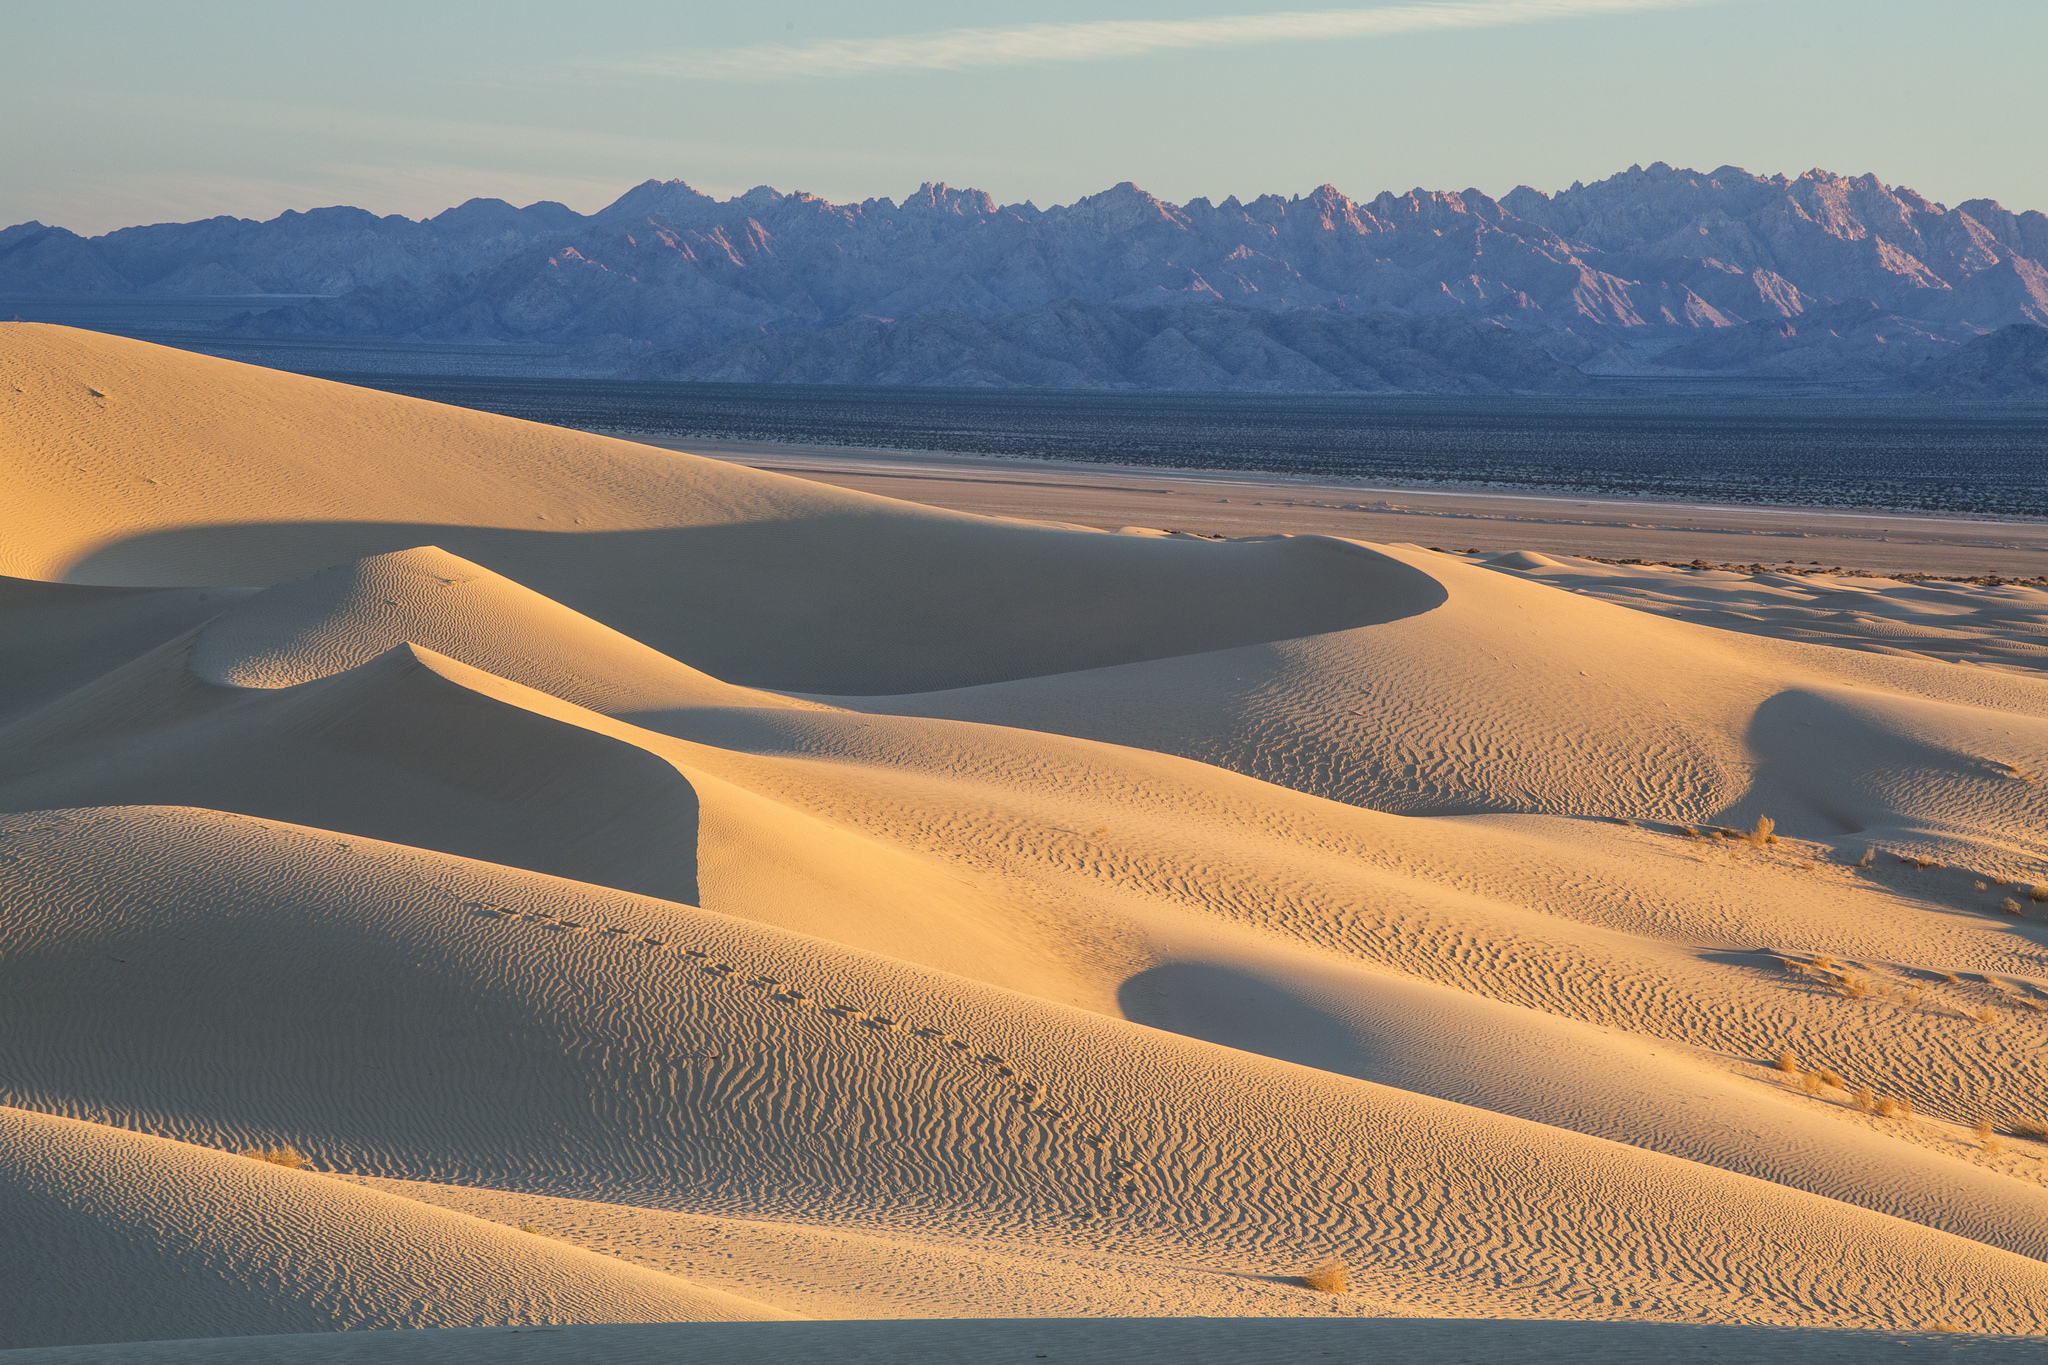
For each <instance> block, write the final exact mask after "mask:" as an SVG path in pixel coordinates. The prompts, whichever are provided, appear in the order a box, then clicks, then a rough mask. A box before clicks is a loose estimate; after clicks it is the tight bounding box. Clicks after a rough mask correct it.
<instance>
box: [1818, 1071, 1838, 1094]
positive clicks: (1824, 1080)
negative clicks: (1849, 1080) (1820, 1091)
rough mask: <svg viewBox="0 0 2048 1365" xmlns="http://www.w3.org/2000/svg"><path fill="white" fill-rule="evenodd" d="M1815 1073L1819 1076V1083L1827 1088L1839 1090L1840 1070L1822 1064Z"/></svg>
mask: <svg viewBox="0 0 2048 1365" xmlns="http://www.w3.org/2000/svg"><path fill="white" fill-rule="evenodd" d="M1817 1074H1818V1075H1819V1076H1820V1083H1821V1084H1822V1085H1824V1086H1826V1087H1827V1088H1828V1089H1830V1090H1840V1089H1841V1088H1842V1073H1841V1072H1839V1071H1836V1070H1834V1069H1833V1068H1832V1067H1825V1066H1824V1067H1822V1068H1821V1069H1820V1071H1819V1072H1818V1073H1817Z"/></svg>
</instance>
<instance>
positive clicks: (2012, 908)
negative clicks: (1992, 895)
mask: <svg viewBox="0 0 2048 1365" xmlns="http://www.w3.org/2000/svg"><path fill="white" fill-rule="evenodd" d="M1998 908H1999V909H2000V910H2001V911H2003V912H2004V913H2005V914H2008V915H2017V914H2019V913H2020V903H2019V902H2018V901H2016V900H2014V899H2013V898H2012V897H2011V896H2007V897H2006V898H2005V899H2004V900H2002V901H2000V902H1999V903H1998Z"/></svg>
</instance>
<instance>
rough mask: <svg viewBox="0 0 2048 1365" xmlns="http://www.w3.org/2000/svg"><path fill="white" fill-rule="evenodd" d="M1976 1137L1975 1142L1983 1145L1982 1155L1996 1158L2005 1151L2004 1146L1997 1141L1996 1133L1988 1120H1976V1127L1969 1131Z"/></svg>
mask: <svg viewBox="0 0 2048 1365" xmlns="http://www.w3.org/2000/svg"><path fill="white" fill-rule="evenodd" d="M1970 1131H1971V1132H1973V1133H1975V1134H1976V1135H1977V1141H1978V1142H1980V1143H1982V1144H1983V1145H1984V1155H1986V1156H1997V1155H1998V1154H1999V1153H2000V1152H2002V1151H2004V1150H2005V1144H2004V1143H2002V1142H2000V1141H1999V1140H1998V1132H1997V1130H1996V1129H1994V1128H1993V1127H1992V1126H1991V1120H1990V1119H1978V1120H1977V1126H1976V1127H1974V1128H1972V1129H1971V1130H1970Z"/></svg>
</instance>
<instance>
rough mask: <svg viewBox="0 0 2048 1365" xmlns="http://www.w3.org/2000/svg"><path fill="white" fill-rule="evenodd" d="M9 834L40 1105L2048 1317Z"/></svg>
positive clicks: (1856, 1215)
mask: <svg viewBox="0 0 2048 1365" xmlns="http://www.w3.org/2000/svg"><path fill="white" fill-rule="evenodd" d="M10 826H11V829H12V831H13V841H14V844H15V846H17V847H18V848H19V849H20V853H19V854H18V855H17V856H18V861H17V862H16V863H14V864H11V865H10V866H9V869H8V871H9V874H10V875H11V877H12V878H13V879H14V882H15V885H14V889H13V890H11V892H10V895H11V896H13V897H14V898H16V901H17V903H20V904H27V905H33V906H35V907H36V909H37V913H36V914H35V915H34V916H33V917H31V918H30V922H29V923H26V924H24V925H23V926H22V927H21V930H20V931H19V932H18V933H17V934H16V935H14V936H13V937H14V941H13V942H10V944H9V945H8V947H9V951H8V954H7V958H6V961H7V962H8V963H10V964H12V963H33V964H34V970H33V972H32V973H10V974H9V975H10V979H9V981H8V982H7V995H8V998H9V999H10V1000H14V1001H17V1002H19V1004H18V1005H17V1008H18V1009H19V1010H20V1011H21V1014H22V1015H23V1016H24V1018H23V1022H22V1024H21V1025H20V1026H19V1027H18V1028H17V1029H16V1030H11V1031H10V1038H9V1051H10V1053H11V1054H12V1056H11V1057H10V1063H11V1064H10V1071H12V1072H13V1074H14V1075H16V1076H17V1077H21V1078H24V1079H27V1078H29V1077H34V1078H35V1081H36V1082H40V1083H33V1082H32V1083H31V1084H29V1085H26V1086H21V1088H20V1089H19V1090H18V1091H16V1093H13V1094H10V1096H9V1098H10V1099H11V1100H13V1101H14V1102H15V1103H17V1104H22V1105H25V1106H27V1107H32V1108H37V1109H44V1110H51V1109H66V1110H71V1111H73V1112H75V1113H77V1114H78V1115H79V1116H81V1117H90V1118H92V1119H94V1120H95V1121H108V1120H111V1121H114V1122H116V1123H119V1124H126V1125H134V1124H141V1123H147V1124H150V1125H151V1126H155V1127H160V1128H163V1129H168V1130H170V1131H173V1132H177V1133H180V1134H181V1135H185V1136H189V1137H196V1138H211V1139H213V1140H214V1141H217V1142H222V1143H223V1144H225V1143H227V1142H239V1141H243V1140H247V1139H248V1138H256V1139H261V1138H272V1139H273V1140H274V1139H275V1138H280V1137H281V1138H284V1139H288V1140H294V1145H297V1146H299V1147H301V1148H302V1149H303V1150H306V1151H308V1152H309V1153H310V1154H312V1155H313V1156H314V1157H315V1158H316V1159H317V1160H318V1161H320V1162H321V1163H322V1164H329V1165H334V1166H338V1167H342V1168H345V1169H366V1168H367V1169H382V1170H386V1171H390V1172H391V1173H394V1174H403V1175H408V1176H412V1177H414V1178H428V1179H435V1180H440V1181H443V1182H447V1183H458V1184H470V1185H484V1186H489V1187H492V1188H527V1189H533V1190H536V1191H539V1192H544V1193H554V1194H562V1195H570V1196H575V1197H585V1198H601V1199H605V1200H607V1201H610V1202H635V1203H646V1204H651V1205H655V1206H668V1207H683V1208H692V1209H694V1210H695V1211H700V1212H718V1213H732V1212H737V1211H739V1210H740V1209H742V1208H745V1209H750V1210H758V1211H761V1212H763V1213H766V1214H769V1215H772V1216H777V1217H781V1218H785V1219H794V1220H797V1221H817V1222H828V1223H829V1222H852V1223H855V1224H856V1225H860V1226H866V1227H871V1228H875V1229H877V1230H880V1229H888V1228H894V1229H899V1230H916V1229H919V1228H921V1227H923V1228H931V1229H933V1230H935V1231H939V1230H945V1229H954V1230H964V1228H963V1224H962V1222H961V1220H963V1219H967V1220H971V1226H973V1227H975V1228H976V1229H977V1230H978V1231H980V1232H982V1233H983V1234H984V1235H995V1236H998V1237H1004V1236H1007V1237H1011V1238H1021V1237H1023V1236H1025V1235H1027V1234H1028V1235H1030V1236H1031V1237H1033V1238H1034V1239H1036V1240H1038V1241H1040V1242H1047V1241H1054V1242H1057V1241H1060V1240H1072V1241H1075V1242H1078V1243H1079V1244H1081V1245H1083V1246H1096V1247H1102V1248H1104V1249H1115V1250H1120V1251H1124V1252H1127V1253H1128V1252H1134V1251H1135V1252H1144V1253H1149V1254H1152V1255H1156V1256H1160V1257H1162V1258H1171V1259H1174V1260H1179V1261H1183V1262H1185V1261H1187V1260H1188V1259H1190V1258H1193V1257H1200V1258H1201V1262H1202V1263H1204V1264H1206V1265H1208V1266H1210V1267H1213V1268H1216V1269H1221V1270H1227V1271H1233V1272H1235V1273H1238V1274H1259V1273H1266V1274H1273V1273H1282V1274H1284V1273H1287V1272H1288V1271H1290V1270H1292V1269H1294V1268H1296V1267H1298V1266H1299V1265H1300V1264H1301V1263H1303V1262H1304V1261H1307V1260H1310V1259H1312V1258H1313V1257H1314V1256H1316V1255H1317V1254H1319V1253H1322V1252H1325V1251H1328V1250H1341V1251H1343V1252H1344V1253H1346V1254H1347V1255H1348V1256H1349V1257H1351V1258H1352V1259H1353V1261H1354V1264H1355V1265H1357V1266H1358V1268H1359V1275H1360V1278H1361V1280H1363V1281H1364V1284H1363V1286H1362V1287H1363V1288H1365V1289H1366V1290H1367V1292H1368V1293H1370V1294H1374V1295H1376V1296H1378V1297H1381V1298H1384V1299H1386V1300H1388V1301H1390V1302H1393V1303H1397V1304H1402V1305H1405V1306H1407V1307H1408V1308H1409V1309H1410V1310H1411V1311H1418V1310H1424V1309H1428V1308H1431V1307H1434V1308H1436V1309H1438V1310H1442V1309H1454V1310H1456V1311H1459V1312H1464V1313H1476V1314H1487V1315H1504V1314H1505V1315H1520V1314H1526V1313H1527V1312H1528V1311H1529V1310H1530V1309H1531V1308H1533V1307H1536V1306H1537V1305H1539V1304H1548V1305H1550V1307H1551V1311H1556V1310H1557V1309H1558V1308H1560V1307H1564V1306H1566V1305H1569V1311H1570V1315H1572V1316H1591V1317H1609V1316H1652V1317H1662V1318H1678V1319H1691V1320H1697V1319H1700V1318H1705V1319H1708V1320H1722V1321H1731V1320H1732V1321H1799V1320H1802V1319H1803V1318H1808V1317H1809V1315H1815V1314H1824V1315H1826V1316H1827V1317H1828V1318H1830V1319H1832V1320H1835V1321H1838V1322H1857V1323H1862V1324H1866V1325H1871V1326H1880V1325H1885V1326H1898V1325H1909V1324H1911V1325H1917V1324H1921V1323H1924V1322H1925V1321H1930V1320H1934V1319H1937V1318H1944V1317H1951V1316H1956V1315H1961V1316H1960V1317H1958V1319H1957V1320H1958V1321H1961V1322H1964V1323H1966V1324H1967V1325H1971V1326H1978V1327H1984V1328H1990V1329H1993V1330H2018V1331H2038V1330H2040V1329H2041V1328H2042V1327H2043V1326H2044V1325H2048V1321H2044V1320H2042V1319H2040V1317H2039V1313H2040V1309H2039V1307H2038V1305H2039V1303H2040V1302H2041V1296H2042V1294H2043V1292H2044V1291H2048V1266H2044V1265H2043V1264H2042V1263H2041V1262H2039V1261H2035V1260H2032V1259H2029V1258H2025V1257H2020V1256H2016V1255H2013V1254H2011V1253H2008V1252H2002V1251H1996V1250H1993V1249H1991V1248H1988V1247H1985V1246H1983V1245H1981V1244H1978V1243H1974V1242H1970V1241H1966V1240H1964V1239H1962V1238H1958V1237H1954V1236H1951V1235H1948V1234H1943V1233H1938V1232H1933V1231H1930V1230H1927V1229H1924V1228H1916V1227H1914V1226H1913V1225H1911V1224H1908V1223H1905V1222H1903V1221H1900V1220H1897V1219H1893V1218H1889V1217H1885V1216H1882V1215H1877V1214H1871V1213H1866V1212H1863V1211H1861V1210H1857V1209H1854V1208H1851V1207H1849V1206H1847V1205H1844V1204H1840V1203H1837V1202H1835V1201H1832V1200H1827V1199H1822V1198H1818V1197H1815V1196H1812V1195H1806V1194H1801V1193H1797V1192H1793V1191H1790V1190H1787V1189H1785V1188H1784V1187H1782V1186H1777V1185H1773V1184H1770V1183H1768V1182H1765V1181H1760V1180H1754V1179H1749V1178H1746V1177H1740V1176H1733V1175H1727V1174H1724V1173H1721V1172H1718V1171H1714V1170H1710V1169H1706V1168H1702V1167H1699V1166H1697V1165H1695V1164H1693V1163H1689V1162H1684V1161H1680V1160H1676V1159H1673V1158H1669V1157H1662V1156H1658V1155H1654V1154H1651V1153H1647V1152H1643V1151H1639V1150H1637V1149H1634V1148H1630V1147H1626V1146H1621V1145H1617V1144H1612V1143H1607V1142H1602V1141H1599V1140H1596V1139H1591V1138H1586V1137H1582V1136H1579V1135H1576V1134H1571V1133H1567V1132H1564V1131H1562V1130H1559V1129H1556V1128H1549V1127H1544V1126H1541V1125H1536V1124H1529V1123H1526V1122H1522V1121H1519V1120H1515V1119H1510V1118H1503V1117H1499V1116H1495V1115H1492V1114H1488V1113H1486V1112H1484V1111H1482V1110H1478V1109H1472V1108H1463V1107H1458V1106H1453V1105H1448V1104H1445V1103H1443V1102H1441V1101H1437V1100H1431V1099H1427V1098H1423V1097H1419V1096H1415V1095H1412V1094H1407V1093H1404V1092H1401V1091H1397V1090H1393V1089H1389V1088H1385V1087H1380V1086H1374V1085H1370V1084H1367V1083H1364V1082H1347V1081H1343V1080H1340V1079H1338V1078H1335V1077H1332V1076H1330V1075H1328V1074H1327V1073H1319V1072H1315V1071H1310V1070H1305V1069H1302V1068H1297V1067H1291V1066H1287V1065H1284V1064H1279V1063H1274V1062H1268V1061H1265V1060H1263V1059H1258V1058H1254V1057H1250V1056H1249V1055H1247V1054H1243V1053H1236V1052H1231V1051H1227V1050H1223V1049H1216V1048H1213V1047H1210V1046H1207V1045H1204V1044H1201V1043H1198V1042H1193V1041H1189V1040H1184V1039H1179V1038H1175V1037H1174V1036H1172V1035H1170V1034H1164V1033H1159V1032H1155V1031H1151V1030H1146V1029H1142V1028H1136V1027H1134V1026H1132V1025H1130V1024H1126V1023H1122V1022H1120V1021H1116V1020H1111V1019H1106V1018H1102V1017H1100V1016H1095V1015H1090V1014H1086V1013H1081V1012H1076V1011H1071V1010H1065V1009H1061V1008H1060V1007H1057V1006H1050V1005H1046V1004H1043V1003H1039V1002H1035V1001H1033V1000H1031V999H1030V998H1029V997H1025V996H1021V995H1015V994H1011V993H1006V992H999V991H995V990H992V989H990V988H987V987H981V986H977V985H974V984H973V983H969V982H965V981H962V980H959V979H957V978H947V977H937V976H932V975H930V974H927V973H921V972H918V971H916V970H914V969H909V968H904V967H900V966H896V965H894V964H892V963H890V962H889V961H888V960H887V959H881V958H872V957H863V956H859V955H851V954H848V953H847V952H845V951H844V950H835V949H831V948H828V947H825V946H824V945H820V944H818V943H817V942H816V941H815V940H809V939H805V938H801V937H795V936H790V935H787V934H783V933H781V932H779V931H775V930H770V929H766V928H758V927H754V926H751V925H749V924H747V923H745V922H743V921H736V920H731V919H728V918H725V917H720V916H713V915H709V914H706V913H704V912H700V911H692V910H690V909H688V908H686V907H681V906H674V905H662V904H659V903H649V902H642V901H635V900H632V899H630V898H627V897H625V896H622V895H621V894H619V893H617V892H609V891H605V890H602V889H600V888H594V887H580V886H575V885H572V884H564V883H560V882H554V881H548V880H532V879H531V874H518V873H514V872H510V871H507V870H503V869H498V868H495V867H493V866H491V865H488V864H475V863H471V864H462V863H453V862H450V861H448V860H447V859H446V858H445V856H442V855H432V854H427V853H421V852H413V851H409V850H405V849H402V848H398V847H394V846H388V845H371V844H367V843H363V842H344V843H341V844H337V842H336V841H335V840H334V839H333V836H331V835H327V836H323V835H321V834H319V833H317V832H313V831H302V830H296V829H292V828H288V827H281V826H274V825H267V824H261V823H258V822H252V821H248V820H246V819H235V818H232V817H223V816H210V815H204V814H200V813H196V812H179V811H164V812H149V811H139V812H133V813H129V812H123V811H118V810H105V811H100V812H77V813H72V814H70V815H68V816H61V815H60V816H45V817H37V818H35V819H33V820H31V821H27V822H10ZM88 886H89V887H93V888H96V889H97V890H98V898H97V899H87V898H83V897H80V896H79V895H78V894H77V892H78V889H79V888H82V887H88ZM650 939H659V940H661V941H660V942H658V943H652V942H648V940H650ZM116 950H118V953H117V952H116ZM116 955H118V956H120V957H122V958H124V959H125V960H123V961H121V962H118V963H110V962H109V959H110V957H113V956H116ZM408 962H410V963H411V964H412V965H411V966H408V965H407V964H408ZM124 968H125V969H128V970H125V971H121V974H120V975H119V977H118V978H116V979H117V980H118V989H115V990H109V986H110V985H112V984H113V983H112V982H111V981H110V979H109V974H110V973H111V972H114V971H117V970H120V969H124ZM230 1017H232V1018H234V1019H237V1020H241V1019H256V1020H263V1021H265V1023H266V1025H267V1027H266V1028H264V1029H263V1030H261V1031H246V1032H237V1033H233V1034H226V1035H224V1033H223V1028H222V1025H223V1024H224V1023H226V1022H227V1020H228V1018H230ZM422 1039H433V1040H435V1046H433V1047H432V1048H430V1049H429V1048H423V1047H421V1045H420V1040H422ZM197 1056H206V1057H208V1058H209V1059H210V1064H209V1065H206V1066H204V1067H198V1066H194V1065H192V1064H191V1062H190V1061H186V1062H184V1063H182V1064H179V1063H177V1062H176V1060H175V1059H178V1058H194V1057H197ZM44 1077H48V1078H49V1079H48V1080H44V1079H43V1078H44ZM259 1077H260V1078H261V1084H259V1085H252V1084H250V1078H259ZM52 1082H57V1084H52ZM19 1084H20V1083H19V1082H17V1085H19ZM60 1085H61V1087H62V1088H61V1090H60V1089H59V1086H60ZM245 1135H246V1138H245ZM1807 1239H1812V1241H1813V1242H1814V1243H1816V1244H1823V1245H1827V1246H1829V1247H1830V1248H1831V1254H1830V1256H1829V1257H1828V1258H1827V1259H1826V1260H1825V1261H1804V1262H1792V1261H1788V1260H1787V1259H1786V1258H1785V1256H1784V1253H1783V1248H1784V1247H1785V1246H1786V1245H1788V1244H1791V1243H1799V1242H1804V1241H1806V1240H1807ZM1774 1303H1782V1304H1784V1305H1785V1306H1784V1307H1774V1306H1773V1304H1774Z"/></svg>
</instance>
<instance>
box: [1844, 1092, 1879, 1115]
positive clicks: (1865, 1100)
mask: <svg viewBox="0 0 2048 1365" xmlns="http://www.w3.org/2000/svg"><path fill="white" fill-rule="evenodd" d="M1849 1102H1850V1103H1851V1104H1854V1105H1855V1106H1856V1108H1857V1109H1858V1110H1860V1111H1862V1112H1863V1113H1865V1114H1873V1113H1876V1112H1877V1093H1876V1092H1875V1091H1873V1090H1872V1089H1871V1088H1870V1087H1869V1086H1867V1085H1859V1086H1857V1087H1856V1093H1855V1094H1854V1095H1851V1096H1850V1097H1849Z"/></svg>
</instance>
